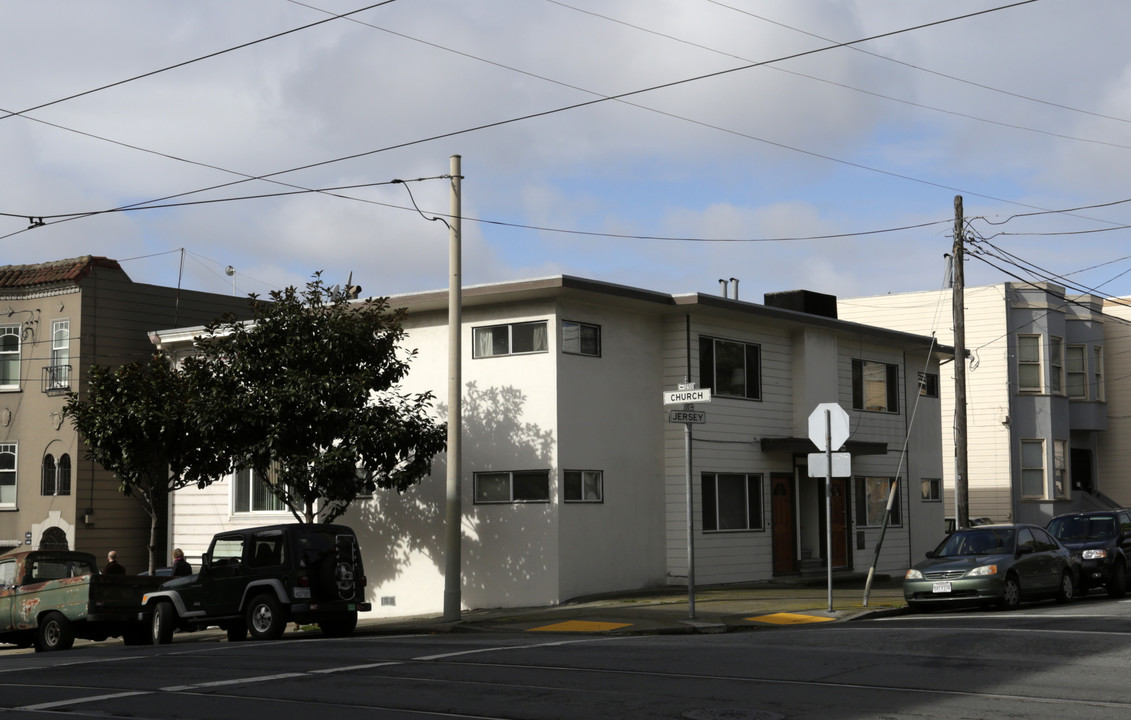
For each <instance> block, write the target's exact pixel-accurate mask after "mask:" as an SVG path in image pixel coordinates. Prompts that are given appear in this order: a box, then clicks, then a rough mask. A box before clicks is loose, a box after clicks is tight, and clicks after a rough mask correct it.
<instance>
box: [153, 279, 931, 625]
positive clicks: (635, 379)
mask: <svg viewBox="0 0 1131 720" xmlns="http://www.w3.org/2000/svg"><path fill="white" fill-rule="evenodd" d="M770 300H771V305H762V304H757V303H750V302H743V301H739V300H737V299H732V298H727V297H723V296H721V295H705V294H689V295H669V294H664V293H658V292H651V291H647V290H641V289H636V288H630V287H625V286H621V285H614V284H609V283H603V282H596V281H591V280H585V279H580V278H576V277H568V276H559V277H551V278H542V279H535V280H529V281H522V282H508V283H499V284H491V285H482V286H475V287H468V288H465V289H464V291H463V300H462V305H463V311H462V312H463V318H462V319H463V323H462V324H463V327H462V353H463V367H462V376H463V387H464V393H463V401H462V402H463V430H462V447H463V457H462V470H463V472H462V484H463V499H462V502H463V525H462V530H463V557H462V575H463V578H462V580H463V582H462V600H463V604H464V606H465V607H467V608H479V607H508V606H514V607H517V606H530V605H552V604H557V603H560V602H563V601H565V600H568V599H571V598H574V597H578V596H584V595H588V594H593V593H601V592H608V591H615V590H624V589H633V588H642V587H648V586H656V585H662V584H684V583H686V582H687V571H688V553H687V516H688V514H687V505H686V498H687V489H686V477H687V476H686V472H685V453H684V444H685V438H684V433H685V426H684V425H683V424H669V423H668V421H667V420H668V416H667V413H668V410H669V408H667V407H664V405H663V392H664V391H665V390H674V389H676V388H677V386H678V384H679V383H682V382H685V381H688V380H690V381H691V382H694V383H696V384H697V385H698V386H699V387H709V388H711V390H712V400H711V402H710V404H704V405H699V406H697V409H698V410H705V411H706V422H704V423H702V424H697V425H694V426H693V442H692V450H693V456H692V472H691V478H692V497H693V517H694V535H693V538H694V548H695V564H694V567H695V582H696V585H708V584H717V583H733V582H745V581H755V580H765V579H769V578H772V577H774V576H775V575H785V574H793V573H799V572H802V571H803V570H805V569H813V570H820V568H823V567H824V564H823V562H822V560H821V559H822V558H824V557H825V556H826V544H825V528H826V522H827V521H828V518H826V513H825V493H824V484H825V481H824V478H820V479H813V478H809V477H808V473H807V468H806V462H807V455H808V454H809V453H811V452H815V451H816V448H815V447H814V446H813V445H812V443H811V442H810V441H809V440H808V437H809V427H808V418H809V415H810V414H811V413H812V411H813V410H814V409H815V408H816V406H817V405H818V403H822V402H836V403H839V404H840V405H841V407H842V408H844V409H845V410H846V411H847V412H848V415H849V418H850V437H849V439H848V441H847V443H846V446H845V449H846V451H848V452H850V453H851V454H852V458H851V463H852V477H850V478H834V480H833V483H832V489H833V492H832V508H833V510H832V519H831V527H832V535H833V543H832V560H833V565H834V567H836V568H841V569H856V570H860V571H863V570H866V569H867V568H868V566H869V565H870V564H871V562H872V558H873V555H874V554H875V544H876V541H877V539H878V537H879V535H880V522H881V520H882V516H883V509H884V503H885V501H886V492H887V488H888V487H889V485H890V484H891V482H892V480H893V479H896V478H898V479H899V481H900V485H899V488H900V490H899V494H898V500H899V502H898V503H897V505H896V508H895V512H894V522H893V524H892V525H891V526H890V527H889V528H888V530H887V532H886V538H885V542H884V545H883V549H882V552H881V554H880V556H879V562H878V566H877V570H878V571H879V572H882V573H891V574H898V575H902V573H903V572H904V570H905V569H906V568H907V567H909V566H910V565H911V564H912V563H914V562H916V561H917V560H918V559H919V558H921V557H922V554H923V552H925V551H926V550H928V549H930V548H931V547H933V546H934V545H935V544H936V543H937V541H938V540H939V538H940V537H941V536H942V533H943V529H944V519H943V518H944V506H943V503H942V491H941V488H942V477H943V460H942V453H941V445H940V443H941V441H940V438H941V436H942V433H941V427H940V411H939V399H938V397H937V393H934V394H932V393H931V392H930V391H929V390H930V388H932V387H933V388H937V386H938V372H939V369H938V364H939V360H940V359H947V358H949V357H950V356H951V353H952V351H951V349H950V348H940V347H939V346H938V345H937V344H935V343H933V341H932V340H931V338H928V337H923V336H919V335H912V334H908V333H904V332H899V331H893V330H888V329H882V328H877V327H873V326H868V325H862V324H857V323H852V322H845V321H843V320H837V319H835V317H830V316H829V315H830V314H831V315H835V307H836V305H835V298H832V297H830V296H826V295H818V294H815V293H806V292H799V293H781V294H778V295H777V296H775V297H773V298H771V299H770ZM390 301H391V304H392V305H393V306H394V307H404V308H406V309H407V310H408V315H407V320H406V323H405V328H406V330H407V341H406V343H405V346H406V347H408V348H411V349H416V350H417V351H418V354H417V356H416V358H415V359H414V360H413V362H412V365H411V371H410V373H409V376H408V378H407V381H406V385H405V389H406V390H408V391H412V392H417V391H422V390H431V391H432V392H433V393H434V394H435V396H436V398H437V401H436V408H437V413H438V417H440V418H443V419H446V410H447V408H446V407H445V400H444V399H445V398H446V388H447V378H448V366H447V362H448V347H447V346H448V340H447V338H448V326H447V322H448V316H447V302H448V298H447V292H446V291H437V292H429V293H419V294H409V295H400V296H394V297H392V298H390ZM830 308H831V312H830ZM805 310H813V311H814V312H806V311H805ZM822 313H823V314H822ZM194 332H195V331H194V329H192V328H187V329H179V330H169V331H161V332H158V333H155V334H154V337H155V341H156V342H158V343H160V344H161V345H162V346H164V347H166V348H167V349H170V350H172V351H174V352H176V351H177V349H178V347H180V348H182V349H183V348H185V347H187V346H188V345H189V344H190V343H191V338H192V336H193V334H194ZM922 377H927V378H933V381H932V382H927V383H925V384H924V383H921V382H920V379H921V378H922ZM921 388H927V391H923V390H921ZM445 463H446V458H445V457H444V455H443V454H441V455H440V456H438V457H437V458H436V462H435V463H434V466H433V473H432V475H431V477H430V478H428V479H427V480H425V481H424V482H422V483H420V484H419V485H417V486H415V487H413V488H412V489H410V490H409V491H407V492H405V493H403V494H399V495H398V494H396V493H395V492H389V493H383V492H379V493H378V494H377V495H376V496H374V497H372V498H362V499H359V500H358V501H357V502H356V503H355V505H354V506H353V507H351V509H350V510H349V511H348V512H347V513H346V514H345V515H344V516H343V517H342V518H341V519H340V520H339V522H343V523H345V524H349V525H351V526H353V527H354V528H355V529H356V530H357V532H358V534H359V536H360V540H361V545H362V551H363V553H364V555H365V561H366V574H367V578H368V587H369V600H370V601H372V602H373V604H374V614H377V615H390V616H392V615H405V614H420V613H433V612H437V613H438V612H440V611H441V610H442V609H443V594H444V592H443V591H444V577H443V573H444V562H445V558H444V514H445V476H446V466H445ZM250 483H251V481H250V479H249V478H247V477H246V476H237V477H235V478H228V479H226V480H225V481H223V482H219V483H216V484H214V485H212V486H211V487H209V488H207V489H205V490H197V489H195V488H189V489H186V490H182V491H179V492H177V493H175V494H174V497H173V500H172V505H171V508H170V515H169V517H170V527H171V542H172V544H173V545H175V546H178V547H181V548H183V549H184V550H185V552H186V554H188V555H189V556H190V558H193V559H195V558H198V557H199V554H200V553H201V552H202V551H203V550H204V549H205V547H206V543H207V541H208V538H209V537H210V536H211V535H212V534H213V533H214V532H217V531H220V530H223V529H226V528H230V527H236V526H251V525H259V524H268V523H272V522H280V521H286V519H287V518H288V517H289V515H286V514H280V513H279V512H278V511H277V510H276V509H273V503H272V500H271V498H270V497H269V496H267V495H266V494H264V493H262V492H256V488H255V487H253V486H252V485H251V484H250Z"/></svg>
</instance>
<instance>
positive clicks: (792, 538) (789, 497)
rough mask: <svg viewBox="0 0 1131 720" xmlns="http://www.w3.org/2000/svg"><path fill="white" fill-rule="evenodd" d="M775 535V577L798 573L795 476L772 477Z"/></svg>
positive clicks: (771, 496)
mask: <svg viewBox="0 0 1131 720" xmlns="http://www.w3.org/2000/svg"><path fill="white" fill-rule="evenodd" d="M770 510H771V513H772V522H773V526H774V527H773V535H774V575H785V574H788V573H794V572H797V545H796V543H797V533H796V530H795V528H794V523H793V518H794V515H793V476H792V475H783V474H774V475H772V476H770Z"/></svg>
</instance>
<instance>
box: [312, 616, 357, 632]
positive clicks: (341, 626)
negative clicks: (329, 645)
mask: <svg viewBox="0 0 1131 720" xmlns="http://www.w3.org/2000/svg"><path fill="white" fill-rule="evenodd" d="M318 627H320V628H321V629H322V634H323V635H325V636H326V637H335V638H338V637H349V636H350V635H352V634H353V631H354V628H356V627H357V613H356V612H347V613H341V614H338V615H331V616H329V617H324V618H319V620H318Z"/></svg>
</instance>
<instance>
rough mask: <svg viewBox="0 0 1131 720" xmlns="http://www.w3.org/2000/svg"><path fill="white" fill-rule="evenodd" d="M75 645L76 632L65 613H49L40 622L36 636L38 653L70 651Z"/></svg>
mask: <svg viewBox="0 0 1131 720" xmlns="http://www.w3.org/2000/svg"><path fill="white" fill-rule="evenodd" d="M74 644H75V631H74V629H73V628H72V627H71V621H70V620H68V619H67V617H66V616H65V615H63V613H60V612H49V613H47V614H46V615H44V616H43V618H42V619H40V621H39V629H38V630H37V631H36V636H35V651H36V652H54V651H55V650H70V649H71V646H73V645H74Z"/></svg>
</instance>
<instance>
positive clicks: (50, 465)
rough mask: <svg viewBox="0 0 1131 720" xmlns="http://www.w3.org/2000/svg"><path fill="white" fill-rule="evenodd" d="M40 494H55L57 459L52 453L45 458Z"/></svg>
mask: <svg viewBox="0 0 1131 720" xmlns="http://www.w3.org/2000/svg"><path fill="white" fill-rule="evenodd" d="M40 493H41V494H43V495H54V494H55V458H54V457H53V456H52V455H51V454H50V453H48V454H46V455H44V456H43V484H42V488H41V490H40Z"/></svg>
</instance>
